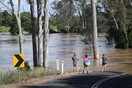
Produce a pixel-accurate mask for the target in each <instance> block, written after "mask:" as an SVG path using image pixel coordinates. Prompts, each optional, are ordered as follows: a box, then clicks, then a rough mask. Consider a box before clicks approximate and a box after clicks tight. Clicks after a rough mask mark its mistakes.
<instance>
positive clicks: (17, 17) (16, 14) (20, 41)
mask: <svg viewBox="0 0 132 88" xmlns="http://www.w3.org/2000/svg"><path fill="white" fill-rule="evenodd" d="M4 1H5V0H1V1H0V3H1V4H2V5H4V7H5V8H6V9H7V10H9V12H11V13H12V14H13V15H14V16H15V19H16V22H17V26H18V29H19V35H18V36H19V49H20V53H22V52H23V47H22V42H23V41H22V40H23V38H22V29H21V15H20V6H21V4H20V3H21V1H20V0H18V11H16V8H15V7H14V3H13V1H12V0H9V4H10V6H11V9H10V7H9V6H7V5H6V4H5V3H4Z"/></svg>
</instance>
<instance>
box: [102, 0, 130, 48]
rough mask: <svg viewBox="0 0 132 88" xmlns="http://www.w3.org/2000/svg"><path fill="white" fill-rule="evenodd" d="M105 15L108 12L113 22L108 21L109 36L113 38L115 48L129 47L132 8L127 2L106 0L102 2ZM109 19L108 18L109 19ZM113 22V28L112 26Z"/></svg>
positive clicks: (123, 0)
mask: <svg viewBox="0 0 132 88" xmlns="http://www.w3.org/2000/svg"><path fill="white" fill-rule="evenodd" d="M103 3H104V5H105V9H106V11H107V12H106V13H108V12H110V14H111V17H112V18H113V20H111V19H110V20H109V24H110V25H111V26H110V29H109V31H108V34H109V36H110V37H111V39H112V38H114V40H115V43H116V47H118V48H128V47H130V44H131V43H130V40H131V39H130V38H131V31H130V30H131V27H132V25H131V16H132V6H131V3H130V1H129V0H112V1H111V0H107V1H103ZM109 18H110V17H109ZM113 22H115V26H114V25H113Z"/></svg>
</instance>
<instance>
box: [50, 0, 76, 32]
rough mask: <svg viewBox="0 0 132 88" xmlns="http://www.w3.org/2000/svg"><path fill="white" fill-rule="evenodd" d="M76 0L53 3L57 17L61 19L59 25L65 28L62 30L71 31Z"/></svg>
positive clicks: (60, 27) (62, 0)
mask: <svg viewBox="0 0 132 88" xmlns="http://www.w3.org/2000/svg"><path fill="white" fill-rule="evenodd" d="M75 7H76V6H75V4H74V0H61V1H58V2H56V1H55V2H54V3H53V7H52V8H53V9H54V10H56V15H55V17H57V19H58V20H59V24H58V27H59V29H63V30H62V31H66V32H69V31H70V28H71V25H70V24H71V23H72V21H71V20H72V19H73V16H74V14H75V12H76V8H75Z"/></svg>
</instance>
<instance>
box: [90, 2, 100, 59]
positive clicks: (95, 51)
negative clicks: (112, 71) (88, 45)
mask: <svg viewBox="0 0 132 88" xmlns="http://www.w3.org/2000/svg"><path fill="white" fill-rule="evenodd" d="M91 3H92V15H93V17H92V19H93V54H94V58H95V59H99V50H98V38H97V17H96V3H97V2H96V0H92V1H91Z"/></svg>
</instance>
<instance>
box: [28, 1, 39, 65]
mask: <svg viewBox="0 0 132 88" xmlns="http://www.w3.org/2000/svg"><path fill="white" fill-rule="evenodd" d="M29 3H30V11H31V21H32V29H31V33H32V46H33V65H34V66H38V59H37V58H38V57H37V55H38V54H37V53H38V52H37V41H36V26H35V12H34V0H29Z"/></svg>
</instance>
